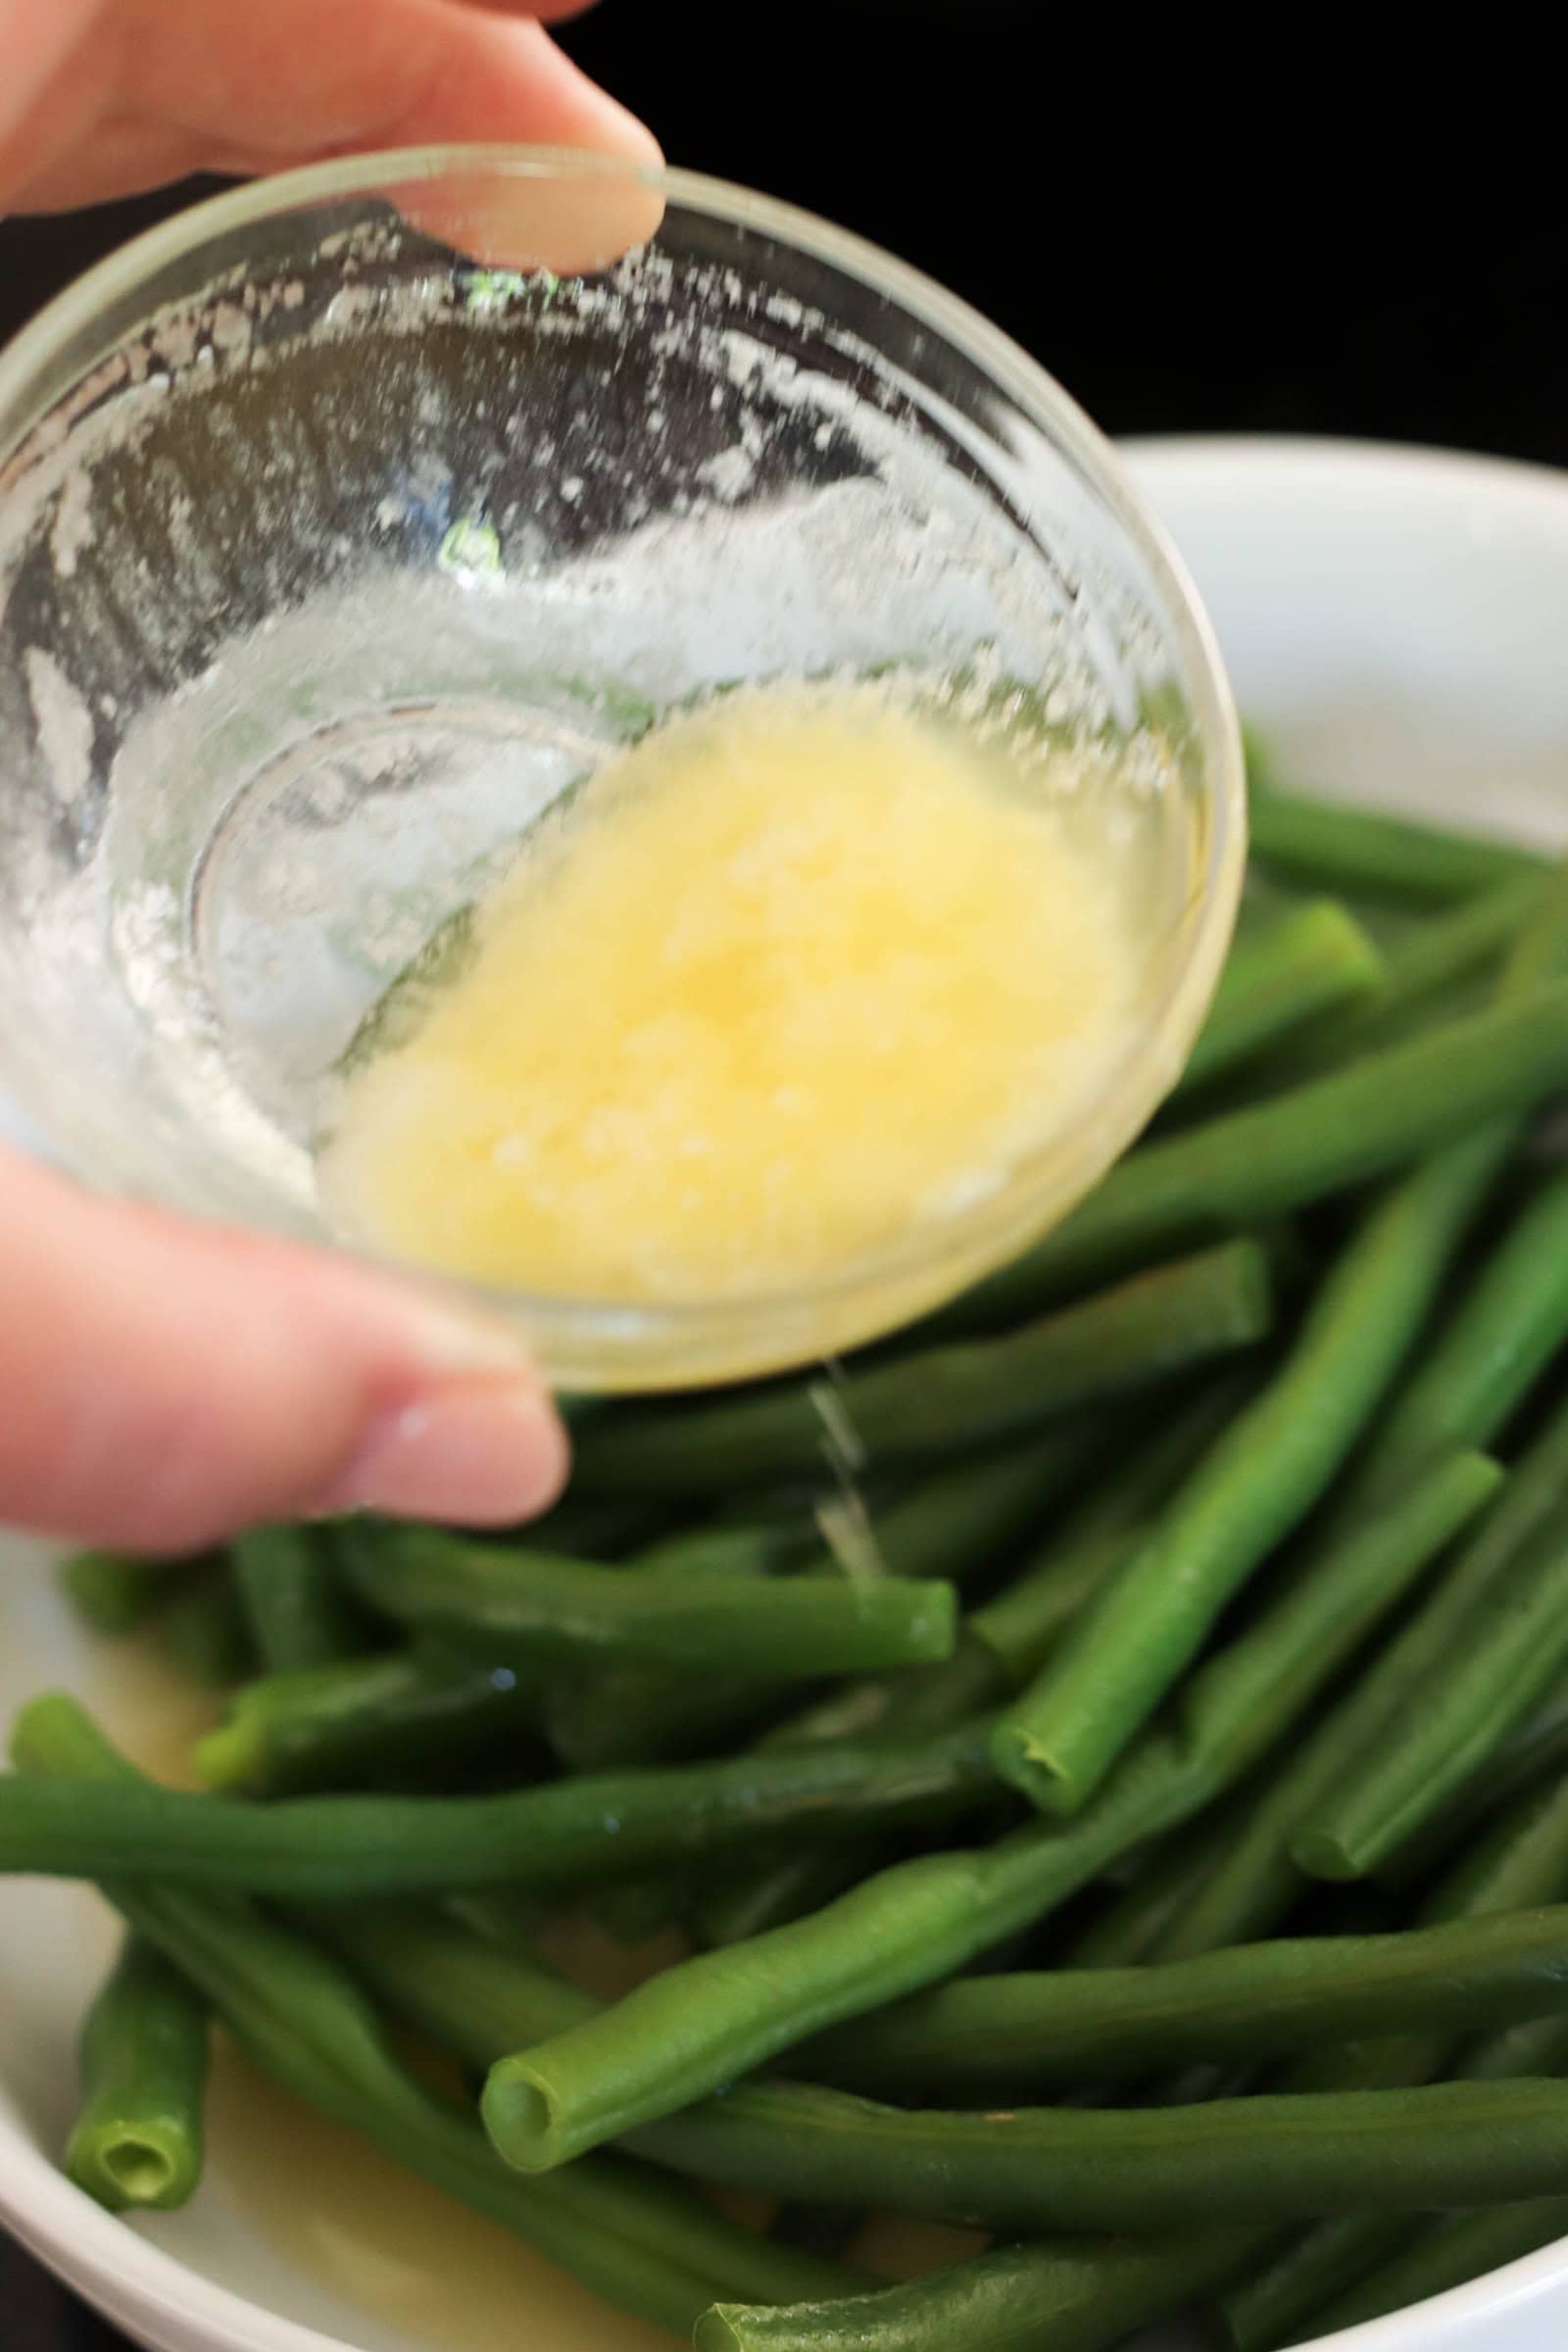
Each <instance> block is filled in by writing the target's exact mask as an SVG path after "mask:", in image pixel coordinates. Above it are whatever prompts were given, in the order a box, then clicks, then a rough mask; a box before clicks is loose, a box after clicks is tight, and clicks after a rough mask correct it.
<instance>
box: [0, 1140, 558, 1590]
mask: <svg viewBox="0 0 1568 2352" xmlns="http://www.w3.org/2000/svg"><path fill="white" fill-rule="evenodd" d="M0 1390H3V1393H4V1396H5V1409H4V1411H3V1412H0V1521H9V1522H10V1523H11V1524H13V1525H17V1526H24V1527H29V1528H35V1529H38V1530H40V1531H41V1532H45V1533H49V1534H55V1535H66V1536H71V1537H73V1538H75V1539H77V1540H79V1541H84V1542H90V1543H96V1544H114V1545H117V1546H122V1547H125V1548H130V1549H147V1550H155V1551H182V1550H185V1549H196V1548H198V1547H200V1546H201V1545H203V1544H209V1543H212V1542H214V1541H216V1540H217V1539H219V1538H220V1537H221V1536H224V1535H228V1534H231V1533H232V1532H233V1531H234V1530H235V1529H236V1528H240V1527H245V1526H249V1525H254V1524H257V1523H259V1522H262V1521H265V1520H269V1519H290V1518H299V1517H301V1516H304V1515H306V1514H308V1513H312V1512H318V1511H329V1510H345V1509H349V1508H351V1507H353V1506H356V1505H360V1504H364V1505H374V1506H376V1507H378V1508H380V1509H383V1510H388V1511H394V1512H405V1513H409V1514H414V1515H417V1516H419V1517H428V1518H437V1519H452V1520H459V1521H465V1522H467V1523H470V1524H475V1525H482V1524H497V1523H503V1522H506V1521H510V1520H517V1519H524V1518H527V1517H529V1516H531V1515H532V1514H533V1513H534V1512H536V1511H539V1510H542V1509H544V1508H545V1506H546V1505H547V1504H548V1503H549V1502H550V1501H551V1500H552V1499H553V1498H554V1496H555V1495H556V1493H557V1491H558V1490H559V1488H560V1486H561V1483H562V1480H563V1478H564V1474H565V1463H566V1446H565V1439H564V1434H563V1432H562V1428H561V1424H560V1422H559V1421H558V1419H557V1417H556V1415H555V1412H554V1410H553V1408H552V1406H551V1403H550V1400H549V1398H548V1397H547V1396H546V1394H545V1391H544V1388H543V1386H542V1384H541V1382H540V1380H539V1377H538V1375H537V1373H536V1372H535V1371H534V1370H533V1369H532V1367H531V1366H530V1365H529V1363H528V1361H527V1358H526V1356H525V1355H524V1353H523V1351H522V1348H521V1347H520V1345H519V1344H518V1343H517V1342H515V1340H514V1339H513V1337H512V1336H511V1334H510V1333H509V1332H508V1331H507V1330H506V1329H504V1328H503V1327H502V1326H500V1325H492V1324H490V1323H488V1322H484V1321H480V1320H478V1319H477V1318H474V1319H472V1320H470V1319H469V1317H468V1316H467V1315H466V1313H464V1312H463V1311H461V1310H460V1309H459V1308H458V1307H457V1306H455V1305H450V1304H448V1303H447V1302H446V1300H445V1299H442V1298H440V1297H438V1296H437V1294H436V1293H435V1292H434V1291H426V1290H424V1289H422V1288H420V1287H418V1286H416V1285H413V1284H411V1285H408V1286H407V1287H406V1286H404V1285H403V1284H401V1283H398V1282H396V1281H394V1280H393V1279H391V1278H390V1277H388V1276H384V1275H380V1274H376V1273H373V1272H370V1271H368V1269H365V1268H362V1267H360V1266H357V1265H355V1264H353V1263H352V1262H351V1261H349V1260H347V1259H338V1258H333V1257H330V1256H327V1255H325V1254H324V1253H320V1254H319V1253H317V1252H316V1251H313V1250H303V1249H296V1248H291V1247H288V1246H286V1245H284V1244H282V1243H279V1242H274V1241H271V1240H269V1239H267V1238H265V1237H263V1236H261V1235H252V1234H243V1233H232V1232H226V1231H223V1230H221V1229H219V1228H217V1227H203V1226H196V1225H183V1224H181V1223H180V1222H179V1221H178V1220H176V1219H174V1218H172V1217H168V1216H165V1215H163V1214H162V1213H161V1212H158V1211H156V1210H153V1209H148V1208H142V1207H138V1206H135V1205H133V1204H130V1203H127V1202H124V1201H108V1200H104V1199H101V1198H99V1197H98V1196H96V1195H92V1194H88V1193H84V1192H81V1191H79V1190H78V1189H77V1188H76V1187H75V1186H74V1185H72V1184H70V1183H68V1182H67V1181H66V1180H65V1179H64V1178H63V1177H59V1176H56V1175H54V1174H52V1173H51V1172H50V1171H48V1170H46V1169H44V1168H41V1167H39V1166H37V1165H35V1164H34V1163H32V1162H30V1161H28V1160H26V1159H24V1158H23V1157H22V1156H21V1154H20V1153H14V1152H4V1151H0Z"/></svg>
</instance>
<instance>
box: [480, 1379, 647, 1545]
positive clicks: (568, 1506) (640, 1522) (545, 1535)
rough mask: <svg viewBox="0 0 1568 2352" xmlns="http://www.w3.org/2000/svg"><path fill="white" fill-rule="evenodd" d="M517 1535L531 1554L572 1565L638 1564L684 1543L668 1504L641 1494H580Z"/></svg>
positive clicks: (529, 1522) (517, 1530)
mask: <svg viewBox="0 0 1568 2352" xmlns="http://www.w3.org/2000/svg"><path fill="white" fill-rule="evenodd" d="M579 1401H580V1400H579ZM598 1401H599V1402H600V1403H602V1404H603V1405H605V1406H606V1407H607V1409H608V1407H609V1405H610V1402H611V1400H610V1399H609V1398H608V1397H605V1398H600V1399H599V1400H598ZM512 1532H513V1536H514V1538H515V1541H516V1542H517V1543H520V1544H526V1545H527V1547H528V1549H529V1550H530V1551H554V1552H558V1553H562V1554H564V1556H565V1557H566V1558H567V1559H572V1560H618V1559H621V1558H623V1557H625V1556H626V1555H627V1554H628V1553H630V1554H631V1555H632V1556H633V1557H634V1558H636V1557H640V1556H642V1554H643V1553H644V1552H646V1551H647V1549H648V1548H649V1547H650V1546H652V1545H655V1544H661V1543H663V1542H666V1541H675V1540H678V1539H675V1538H671V1535H670V1527H669V1508H668V1505H667V1504H665V1503H661V1502H649V1501H647V1500H646V1499H644V1498H643V1497H642V1496H640V1495H578V1494H577V1493H576V1492H575V1490H573V1491H572V1492H571V1493H570V1494H568V1495H564V1497H563V1499H562V1500H561V1501H560V1502H558V1503H557V1504H556V1506H555V1508H554V1509H553V1510H549V1511H546V1513H545V1515H544V1517H543V1518H542V1519H529V1520H526V1521H525V1522H524V1523H523V1525H522V1526H521V1527H518V1528H515V1529H514V1530H513V1531H512Z"/></svg>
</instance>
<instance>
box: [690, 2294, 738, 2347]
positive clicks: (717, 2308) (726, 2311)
mask: <svg viewBox="0 0 1568 2352" xmlns="http://www.w3.org/2000/svg"><path fill="white" fill-rule="evenodd" d="M749 2316H750V2314H749V2311H748V2307H747V2306H746V2305H745V2304H743V2303H715V2304H714V2305H713V2307H712V2309H711V2311H705V2312H704V2314H703V2316H702V2318H701V2319H700V2320H699V2321H698V2323H697V2326H696V2328H695V2329H694V2330H693V2334H692V2343H693V2346H694V2348H695V2352H746V2348H747V2345H748V2344H749V2342H750V2341H751V2338H750V2336H749V2335H748V2333H747V2328H746V2322H747V2319H748V2317H749Z"/></svg>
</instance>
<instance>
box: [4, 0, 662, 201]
mask: <svg viewBox="0 0 1568 2352" xmlns="http://www.w3.org/2000/svg"><path fill="white" fill-rule="evenodd" d="M582 4H583V0H245V4H244V5H238V4H236V0H0V213H4V212H8V211H9V212H55V211H59V210H62V209H64V208H66V207H69V206H73V205H82V204H97V203H100V202H102V201H104V200H105V199H107V198H109V197H113V196H125V195H131V194H134V193H135V192H137V191H138V190H140V189H144V188H151V187H157V186H160V185H161V184H162V183H163V182H165V181H167V180H173V179H182V178H184V177H186V176H187V175H188V174H189V173H191V172H223V173H234V174H240V175H243V174H247V173H252V172H278V171H283V170H285V169H287V168H289V167H291V166H293V165H296V164H304V163H309V162H313V161H319V160H321V159H322V158H325V157H329V156H333V155H340V154H348V153H352V152H354V151H356V150H365V149H369V148H393V147H408V146H416V145H421V144H426V143H439V142H441V141H444V140H485V141H488V140H496V141H511V140H527V141H532V142H534V143H537V144H543V145H549V146H561V147H585V148H592V149H596V150H598V151H600V152H602V153H605V154H612V155H620V156H626V157H628V158H630V159H631V160H632V161H634V162H637V163H657V162H658V161H659V160H660V158H659V149H658V146H657V145H656V143H655V141H654V139H653V137H652V136H651V134H650V133H649V132H648V131H646V130H645V129H644V128H643V127H642V125H641V123H638V122H637V121H636V120H635V119H634V118H633V117H632V116H631V115H629V114H627V113H626V111H625V109H624V108H623V107H621V106H618V105H617V104H616V103H615V101H614V100H613V98H611V97H609V96H607V95H606V93H605V92H604V91H603V90H601V89H600V88H599V87H598V86H597V85H596V84H595V83H594V82H592V81H590V80H589V79H588V78H587V76H586V74H583V73H579V72H578V70H577V68H576V67H575V66H574V65H572V64H571V63H570V61H569V60H568V59H567V58H566V57H565V55H564V53H563V51H562V50H561V49H560V48H558V47H557V45H556V43H555V42H554V41H553V40H552V39H551V38H550V35H549V33H548V32H546V30H545V29H544V25H545V23H546V22H559V21H560V20H561V19H563V18H564V17H568V16H572V15H574V14H576V13H577V12H578V10H579V9H580V7H581V6H582Z"/></svg>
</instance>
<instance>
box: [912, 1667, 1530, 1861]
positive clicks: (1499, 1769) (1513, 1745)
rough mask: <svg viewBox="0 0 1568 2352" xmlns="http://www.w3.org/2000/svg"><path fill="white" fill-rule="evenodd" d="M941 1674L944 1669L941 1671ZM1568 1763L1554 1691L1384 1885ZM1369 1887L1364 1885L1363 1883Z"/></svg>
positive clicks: (1459, 1841)
mask: <svg viewBox="0 0 1568 2352" xmlns="http://www.w3.org/2000/svg"><path fill="white" fill-rule="evenodd" d="M938 1671H939V1672H940V1671H941V1669H938ZM1565 1763H1568V1694H1565V1693H1563V1692H1562V1691H1560V1690H1559V1691H1554V1692H1553V1693H1552V1695H1551V1696H1550V1697H1548V1698H1547V1699H1546V1700H1545V1702H1544V1705H1541V1706H1538V1707H1537V1708H1536V1709H1535V1710H1534V1712H1533V1713H1532V1714H1531V1715H1529V1716H1528V1717H1527V1718H1526V1719H1525V1721H1524V1722H1523V1723H1521V1724H1519V1725H1517V1726H1516V1727H1515V1729H1514V1730H1513V1731H1511V1732H1510V1733H1509V1734H1508V1736H1507V1738H1506V1739H1505V1740H1502V1741H1501V1743H1500V1744H1499V1745H1498V1747H1497V1748H1495V1751H1494V1752H1493V1754H1492V1755H1490V1756H1489V1757H1488V1758H1487V1761H1486V1763H1485V1764H1484V1765H1483V1766H1482V1767H1481V1769H1480V1771H1479V1772H1478V1773H1476V1775H1475V1776H1474V1778H1473V1779H1472V1781H1471V1782H1470V1784H1469V1786H1468V1788H1467V1789H1465V1790H1464V1792H1463V1794H1462V1795H1461V1796H1460V1797H1459V1798H1457V1799H1456V1800H1455V1802H1453V1803H1452V1804H1450V1805H1449V1806H1448V1807H1447V1808H1446V1811H1445V1812H1444V1813H1443V1815H1442V1816H1441V1817H1440V1818H1437V1819H1434V1820H1432V1821H1429V1822H1426V1823H1424V1824H1423V1826H1422V1828H1421V1829H1420V1830H1418V1831H1417V1833H1416V1834H1415V1836H1414V1837H1413V1838H1406V1839H1405V1841H1404V1842H1403V1844H1402V1845H1401V1846H1400V1847H1399V1850H1398V1852H1397V1854H1394V1855H1392V1856H1391V1857H1390V1859H1389V1861H1388V1862H1387V1863H1386V1864H1385V1865H1384V1866H1383V1867H1382V1869H1380V1870H1379V1872H1378V1874H1377V1883H1378V1885H1379V1886H1380V1887H1385V1888H1389V1889H1392V1890H1393V1891H1394V1892H1396V1893H1397V1892H1400V1891H1403V1890H1404V1889H1406V1888H1408V1887H1418V1886H1420V1885H1421V1884H1422V1883H1423V1882H1424V1881H1425V1880H1426V1879H1428V1878H1430V1877H1431V1875H1432V1873H1433V1871H1434V1870H1436V1869H1437V1868H1439V1867H1440V1866H1441V1865H1442V1864H1444V1863H1445V1862H1446V1861H1447V1860H1448V1858H1449V1857H1450V1856H1451V1855H1452V1854H1453V1853H1455V1852H1456V1851H1457V1850H1458V1849H1459V1848H1460V1847H1461V1846H1462V1845H1463V1844H1465V1843H1466V1841H1467V1840H1468V1839H1470V1838H1473V1837H1474V1836H1475V1834H1476V1832H1477V1830H1478V1828H1479V1827H1480V1825H1481V1824H1482V1823H1483V1822H1485V1821H1488V1820H1490V1819H1491V1818H1492V1816H1493V1815H1494V1814H1495V1812H1496V1810H1497V1808H1498V1807H1499V1806H1501V1805H1506V1804H1509V1803H1511V1801H1512V1800H1513V1799H1514V1798H1515V1797H1516V1796H1518V1795H1519V1794H1520V1793H1521V1791H1524V1790H1527V1789H1531V1788H1532V1787H1534V1786H1535V1785H1537V1784H1538V1783H1540V1782H1542V1781H1543V1780H1546V1779H1550V1780H1555V1779H1556V1778H1557V1777H1558V1775H1559V1774H1560V1773H1561V1770H1562V1768H1563V1766H1564V1764H1565ZM1363 1884H1364V1882H1363Z"/></svg>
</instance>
